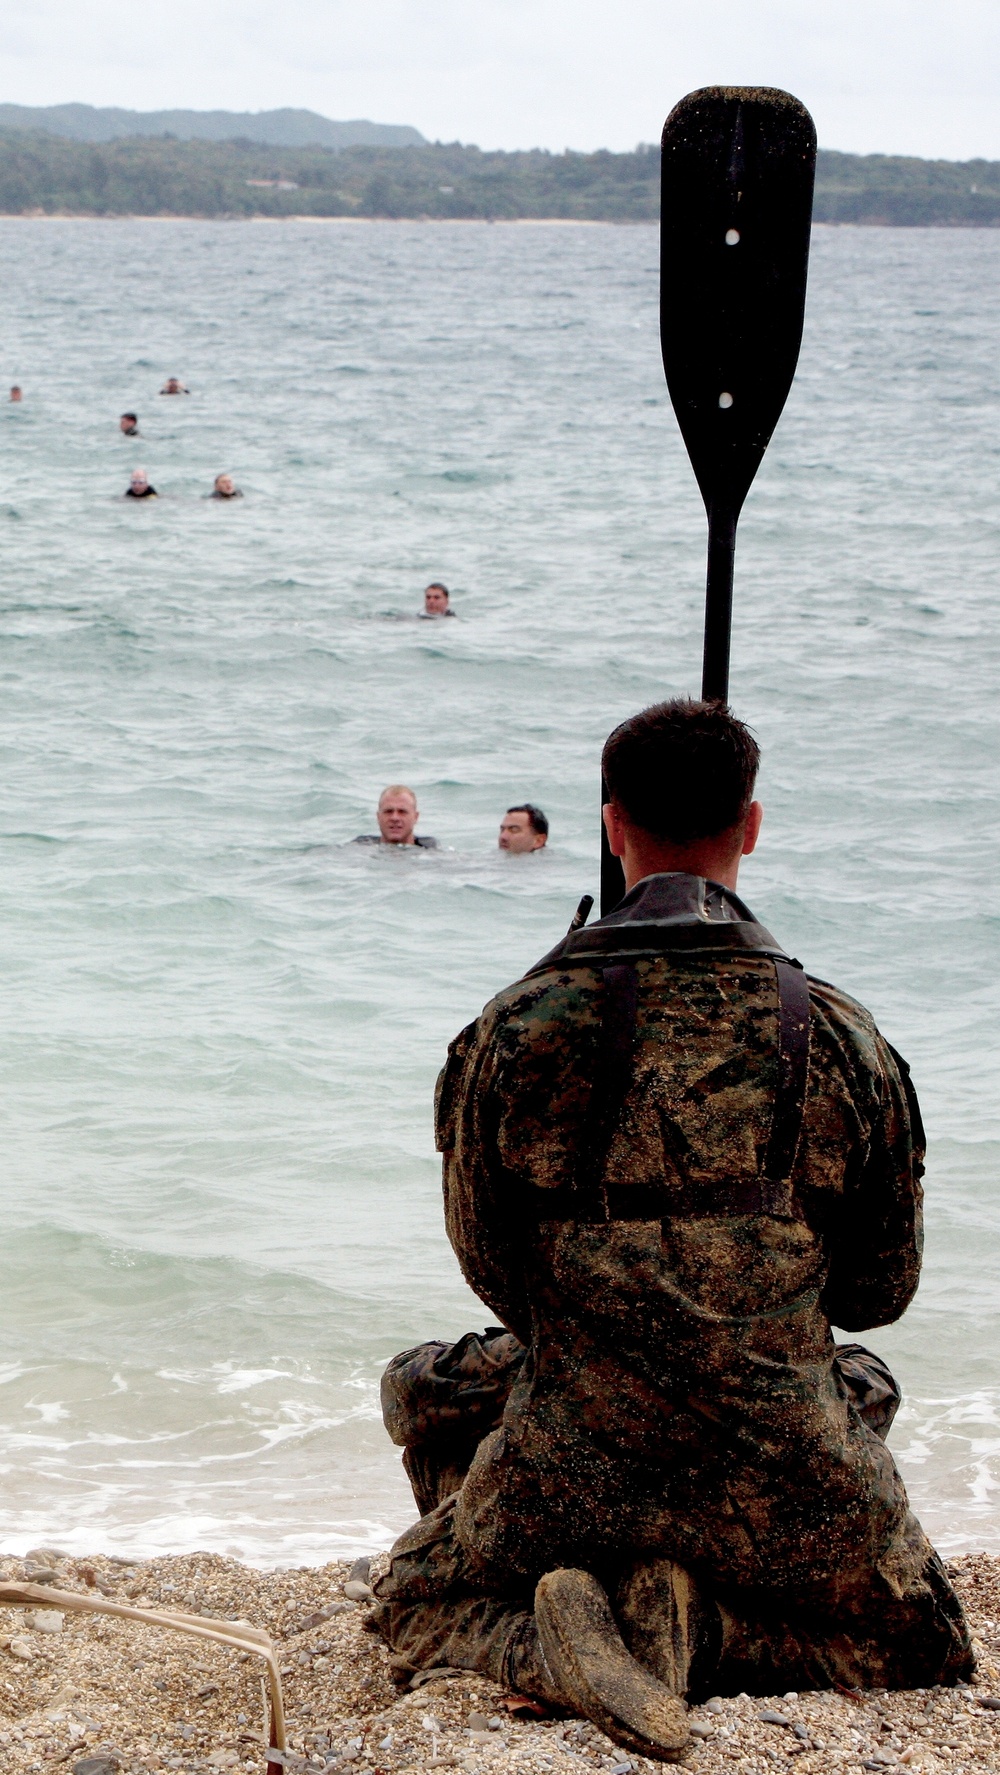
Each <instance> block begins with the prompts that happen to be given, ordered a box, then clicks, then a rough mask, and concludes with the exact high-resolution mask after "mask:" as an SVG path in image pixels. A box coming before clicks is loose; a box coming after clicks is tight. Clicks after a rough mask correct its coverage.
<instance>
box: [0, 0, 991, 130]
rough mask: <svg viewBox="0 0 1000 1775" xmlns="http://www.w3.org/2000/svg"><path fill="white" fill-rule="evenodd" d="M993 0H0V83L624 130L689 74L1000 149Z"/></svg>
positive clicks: (32, 89) (140, 101)
mask: <svg viewBox="0 0 1000 1775" xmlns="http://www.w3.org/2000/svg"><path fill="white" fill-rule="evenodd" d="M998 52H1000V0H281V3H280V4H278V3H277V0H225V4H223V3H222V0H153V3H152V4H150V3H148V0H147V3H145V4H143V3H141V0H140V3H138V4H137V3H136V0H125V4H122V3H121V0H5V3H4V6H3V9H2V14H0V99H5V100H9V101H14V102H16V103H20V104H27V105H48V104H58V103H62V102H65V101H66V100H70V99H78V100H83V101H85V102H87V103H89V104H94V105H125V106H128V107H130V108H133V109H136V110H152V109H156V108H160V107H165V106H175V105H180V106H193V107H195V108H197V109H203V110H208V109H213V108H216V107H220V108H224V109H227V110H249V111H258V110H269V109H271V108H272V107H273V106H277V105H304V106H308V107H309V108H310V109H311V110H315V111H320V112H322V113H323V114H324V115H325V116H327V117H335V118H352V117H369V118H373V119H375V120H376V121H378V122H381V123H411V124H415V125H416V127H417V128H418V129H420V130H422V131H423V133H424V134H425V135H426V136H428V137H430V138H431V139H432V140H434V139H437V138H440V139H441V140H444V141H452V140H455V139H458V140H461V141H464V142H477V143H478V144H479V145H480V146H481V147H484V148H486V147H502V148H531V147H536V146H541V147H547V148H552V149H556V150H561V149H562V148H564V147H572V148H580V149H592V148H601V147H604V148H615V149H621V148H631V147H633V146H634V145H635V143H636V142H638V141H655V140H656V139H657V138H658V136H659V132H660V128H661V126H662V123H663V119H664V116H665V114H666V112H667V111H668V110H669V109H670V107H671V105H673V104H674V103H675V102H676V100H677V99H679V98H680V97H682V96H683V94H684V93H685V92H688V91H690V90H691V89H692V88H693V87H696V86H705V85H715V84H727V85H728V84H732V83H737V82H738V83H741V84H743V83H746V84H752V85H768V86H781V87H785V88H786V89H787V90H789V91H791V92H794V93H795V94H796V95H797V96H798V97H799V98H801V99H802V100H803V101H804V102H805V103H806V104H807V105H808V106H809V108H810V110H811V111H812V113H813V116H814V117H815V119H816V123H817V127H818V130H819V139H820V142H821V144H822V145H823V146H824V147H829V148H844V149H851V150H854V151H856V152H860V153H875V152H883V153H902V154H921V155H930V156H942V157H945V158H948V159H968V158H971V157H973V156H975V155H984V156H986V157H987V158H989V159H1000V102H998V100H1000V79H998V75H1000V53H998Z"/></svg>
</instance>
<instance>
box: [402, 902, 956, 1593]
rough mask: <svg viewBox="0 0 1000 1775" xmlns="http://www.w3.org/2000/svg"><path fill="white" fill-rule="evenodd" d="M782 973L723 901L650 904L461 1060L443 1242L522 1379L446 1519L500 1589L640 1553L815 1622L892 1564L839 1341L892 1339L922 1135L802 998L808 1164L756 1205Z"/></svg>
mask: <svg viewBox="0 0 1000 1775" xmlns="http://www.w3.org/2000/svg"><path fill="white" fill-rule="evenodd" d="M781 956H782V951H781V950H780V948H779V946H778V945H777V944H776V943H775V941H774V939H773V938H772V937H770V936H769V934H768V932H767V931H766V930H764V928H763V926H761V925H760V924H758V923H757V921H756V920H755V919H754V918H753V915H752V914H751V913H750V912H749V911H748V910H747V908H746V907H745V906H744V905H743V904H742V902H740V901H739V900H738V899H737V898H736V896H735V895H733V894H730V893H728V892H727V890H725V889H723V888H719V887H717V886H715V885H714V884H712V883H707V882H705V881H704V880H702V879H701V878H699V877H695V876H689V875H683V874H667V875H656V876H650V877H647V878H646V879H645V880H644V881H642V882H641V883H640V884H639V885H638V886H637V887H636V888H634V889H633V890H632V891H631V892H630V893H629V894H628V895H627V896H626V898H625V899H624V900H623V901H622V903H621V905H620V906H619V907H618V908H617V909H616V911H615V912H614V913H613V914H611V915H610V917H608V918H606V919H603V920H601V921H600V922H598V923H597V924H595V925H592V926H591V927H590V928H589V929H586V930H583V931H580V932H577V933H574V934H572V935H571V936H569V937H567V938H566V939H565V940H564V941H563V943H562V944H560V945H559V946H558V947H557V948H556V949H555V950H554V951H553V952H552V953H551V955H550V956H548V957H546V959H545V960H544V961H543V962H541V963H539V964H538V966H537V967H536V968H534V969H533V970H532V971H531V972H530V973H529V974H528V975H527V976H526V977H525V978H524V979H523V980H521V981H520V982H519V983H518V984H517V985H515V986H511V987H508V988H507V990H506V991H504V992H501V993H500V994H498V996H497V997H496V998H495V999H493V1000H492V1002H491V1003H490V1004H489V1005H487V1007H486V1009H485V1010H484V1012H483V1014H482V1016H481V1017H480V1018H479V1019H478V1021H477V1022H475V1023H473V1024H471V1025H470V1026H469V1027H468V1028H467V1029H465V1030H463V1031H462V1033H461V1034H460V1035H459V1036H458V1037H457V1038H456V1040H455V1042H453V1044H452V1046H451V1049H450V1051H449V1059H448V1062H447V1064H446V1066H445V1068H444V1071H443V1072H442V1074H441V1078H440V1079H439V1081H438V1092H437V1133H438V1144H439V1147H440V1149H441V1151H442V1152H443V1154H444V1193H445V1211H446V1218H447V1227H448V1235H449V1238H450V1239H451V1242H452V1245H453V1247H454V1249H455V1251H456V1253H457V1255H458V1258H459V1262H460V1264H461V1267H462V1270H463V1273H464V1275H465V1277H466V1279H467V1281H468V1282H469V1284H470V1286H471V1287H472V1288H473V1289H474V1290H475V1291H476V1293H477V1294H478V1295H479V1296H480V1297H481V1299H482V1300H484V1301H485V1302H487V1303H488V1305H489V1307H490V1309H491V1311H493V1312H494V1313H495V1314H496V1315H497V1317H498V1318H499V1319H500V1320H501V1321H502V1322H503V1324H504V1325H506V1326H507V1327H508V1328H509V1329H510V1330H511V1331H512V1332H514V1333H515V1334H516V1335H517V1337H518V1338H520V1339H521V1340H522V1342H524V1343H525V1344H527V1345H528V1349H529V1354H528V1358H527V1361H526V1362H525V1365H524V1368H523V1370H522V1372H521V1374H520V1376H519V1378H518V1380H517V1381H516V1383H515V1385H514V1388H513V1391H512V1394H511V1397H510V1400H509V1402H508V1405H507V1408H506V1411H505V1413H504V1419H503V1422H502V1424H501V1426H500V1428H499V1429H498V1430H495V1431H493V1432H492V1433H491V1434H490V1435H489V1436H487V1437H486V1438H485V1440H484V1441H483V1442H482V1444H481V1445H480V1447H479V1450H478V1453H477V1455H476V1458H475V1460H474V1462H473V1465H472V1469H471V1472H470V1474H469V1476H468V1479H467V1480H466V1482H465V1485H464V1486H463V1488H462V1491H461V1494H460V1496H459V1501H458V1508H457V1514H456V1528H457V1531H458V1534H459V1536H460V1538H461V1540H462V1542H463V1544H464V1545H465V1546H466V1548H467V1549H468V1550H469V1551H470V1553H472V1554H473V1555H474V1556H476V1557H478V1558H479V1559H480V1560H482V1561H485V1563H486V1566H487V1567H488V1568H489V1569H491V1570H492V1571H493V1572H494V1573H495V1574H496V1575H497V1576H499V1575H500V1574H507V1576H508V1579H509V1576H510V1575H512V1574H515V1573H522V1574H524V1575H526V1576H534V1575H535V1574H537V1573H538V1572H540V1571H541V1570H544V1569H548V1568H551V1567H552V1565H553V1564H557V1563H577V1564H579V1563H586V1564H589V1565H590V1566H591V1567H594V1566H595V1565H596V1566H597V1567H598V1568H600V1566H601V1562H602V1561H605V1562H611V1563H615V1562H616V1561H618V1560H620V1558H621V1557H623V1556H636V1555H639V1554H642V1553H644V1552H647V1551H648V1552H649V1553H661V1554H667V1555H670V1556H671V1557H674V1558H677V1559H679V1560H680V1561H681V1562H682V1563H683V1564H685V1565H687V1566H688V1567H689V1568H691V1569H693V1570H694V1571H696V1572H700V1573H701V1574H702V1575H703V1576H704V1577H705V1578H706V1579H710V1580H711V1581H712V1583H713V1584H714V1585H715V1586H716V1587H721V1588H722V1589H726V1588H729V1587H732V1588H735V1589H740V1590H743V1589H745V1588H747V1587H750V1588H752V1589H755V1590H758V1591H766V1592H770V1593H772V1594H773V1595H774V1597H775V1600H779V1599H783V1600H784V1601H786V1602H787V1601H791V1600H793V1599H797V1600H799V1601H801V1602H809V1601H810V1599H812V1600H816V1601H818V1600H820V1599H821V1598H824V1599H825V1600H826V1601H827V1602H829V1601H830V1600H831V1598H833V1597H835V1596H836V1594H837V1593H838V1588H839V1587H842V1586H844V1585H846V1586H847V1589H848V1590H849V1589H850V1588H851V1585H852V1583H853V1582H855V1581H856V1580H857V1578H858V1577H860V1575H861V1574H862V1572H863V1571H866V1570H870V1569H871V1568H872V1567H873V1566H874V1565H875V1564H877V1563H878V1562H879V1560H880V1559H884V1558H886V1557H888V1558H889V1559H890V1561H891V1558H892V1553H891V1548H892V1545H893V1543H894V1541H895V1540H896V1539H897V1537H898V1531H899V1530H900V1527H901V1525H902V1522H903V1519H904V1516H905V1513H906V1498H905V1494H904V1491H903V1487H902V1483H901V1481H900V1479H899V1476H898V1474H897V1473H896V1470H895V1467H894V1465H893V1462H892V1458H891V1456H890V1455H889V1454H888V1451H887V1450H886V1448H885V1446H884V1444H883V1443H882V1442H881V1441H880V1440H879V1438H878V1437H877V1436H876V1435H874V1434H873V1433H872V1431H871V1430H869V1429H868V1428H867V1427H866V1426H865V1424H864V1423H863V1422H862V1420H861V1418H860V1417H859V1415H858V1413H857V1412H856V1411H855V1410H854V1408H853V1406H852V1405H851V1404H850V1402H849V1398H848V1395H847V1391H846V1389H845V1387H844V1384H843V1381H842V1380H841V1379H840V1378H839V1377H838V1375H837V1372H836V1370H835V1368H834V1363H833V1355H834V1345H833V1340H832V1337H831V1333H830V1322H831V1320H832V1321H833V1322H834V1323H835V1324H837V1325H838V1326H842V1327H844V1328H845V1329H847V1330H852V1331H853V1330H861V1329H864V1328H867V1327H870V1326H874V1325H884V1324H888V1323H889V1322H890V1321H892V1320H894V1319H896V1318H898V1317H899V1315H900V1314H901V1313H902V1312H903V1311H904V1309H905V1308H906V1306H907V1304H908V1302H909V1301H910V1299H911V1297H912V1295H913V1292H914V1290H915V1288H916V1284H917V1278H918V1274H919V1268H920V1252H921V1218H920V1204H921V1189H920V1182H919V1179H920V1175H921V1172H922V1162H921V1161H922V1156H923V1155H922V1140H923V1137H922V1130H921V1128H920V1120H919V1111H918V1110H917V1107H916V1100H915V1098H914V1097H913V1095H912V1090H911V1088H910V1086H909V1083H908V1077H907V1073H906V1068H905V1064H904V1063H903V1062H902V1061H899V1060H898V1058H897V1057H895V1056H894V1054H893V1052H892V1051H891V1050H890V1049H889V1047H888V1046H887V1044H886V1043H885V1041H884V1040H883V1039H882V1037H881V1036H880V1035H879V1033H878V1031H877V1029H876V1028H875V1025H874V1023H873V1021H872V1019H871V1017H870V1015H869V1014H868V1012H867V1011H865V1010H863V1009H862V1007H861V1006H860V1005H858V1004H856V1003H855V1002H854V1001H853V1000H852V999H850V998H848V997H847V996H846V995H845V994H844V993H841V992H838V991H837V990H836V989H835V988H834V987H832V986H828V985H826V984H824V983H823V982H821V981H817V980H812V979H809V981H808V1001H806V999H805V992H804V990H803V998H802V1003H803V1006H804V1005H805V1003H806V1002H808V1016H807V1017H806V1015H805V1012H804V1011H803V1015H802V1026H803V1028H804V1027H806V1026H808V1032H809V1057H808V1074H807V1075H803V1079H804V1088H805V1099H804V1110H803V1111H802V1120H801V1133H800V1136H799V1138H798V1143H797V1151H796V1155H795V1158H794V1163H790V1175H789V1180H788V1183H787V1186H786V1187H785V1188H784V1189H783V1190H781V1189H779V1190H777V1191H772V1192H771V1194H770V1196H767V1195H765V1196H764V1197H760V1195H759V1189H758V1186H759V1180H760V1177H761V1173H762V1166H763V1163H764V1155H765V1153H766V1151H767V1149H768V1142H769V1136H770V1132H771V1119H772V1110H773V1108H774V1105H775V1101H776V1095H777V1079H778V1065H779V1059H778V1043H777V1034H776V1032H777V1026H778V1011H779V1000H778V985H777V981H778V968H777V966H776V959H775V958H780V957H781ZM626 961H627V962H628V963H629V964H630V966H631V967H634V970H635V976H637V980H638V1001H637V1014H636V1020H635V1033H634V1048H633V1050H632V1058H631V1061H630V1064H629V1068H628V1071H627V1076H626V1079H625V1083H624V1084H623V1087H622V1096H621V1100H620V1102H619V1104H618V1105H617V1106H616V1109H615V1115H614V1118H613V1126H612V1127H611V1128H610V1129H607V1130H606V1131H605V1134H604V1135H601V1134H600V1133H599V1132H595V1124H594V1120H593V1115H592V1111H593V1105H594V1102H595V1101H596V1100H597V1099H598V1098H599V1097H600V1094H601V1085H600V1073H601V1068H602V1066H605V1065H606V1064H607V1051H606V1049H605V1048H603V1047H602V1035H601V1030H602V1004H603V1000H604V995H605V993H606V991H607V990H608V987H607V976H606V975H605V973H604V972H603V970H604V969H605V968H606V967H607V966H608V963H609V962H611V963H622V962H626ZM787 965H788V964H787V961H786V962H785V966H786V967H787ZM796 965H797V964H796ZM798 978H799V980H802V979H803V978H804V977H803V976H802V975H801V974H800V975H799V976H798ZM595 1082H596V1083H597V1089H596V1090H595ZM595 1153H596V1160H595ZM595 1163H596V1174H595V1172H594V1167H595ZM588 1174H589V1175H590V1179H591V1182H590V1184H589V1185H588V1189H587V1190H584V1191H582V1192H581V1190H580V1179H581V1177H586V1176H587V1175H588ZM755 1189H758V1195H757V1197H755V1195H754V1191H755ZM588 1192H589V1193H588ZM630 1192H631V1194H630ZM595 1202H596V1203H597V1204H598V1205H597V1207H596V1209H595V1208H594V1203H595ZM588 1204H589V1205H588ZM608 1204H611V1206H610V1207H609V1206H608ZM755 1204H756V1205H755Z"/></svg>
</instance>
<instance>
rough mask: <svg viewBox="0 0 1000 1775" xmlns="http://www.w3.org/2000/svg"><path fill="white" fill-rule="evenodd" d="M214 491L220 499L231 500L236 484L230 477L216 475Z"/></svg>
mask: <svg viewBox="0 0 1000 1775" xmlns="http://www.w3.org/2000/svg"><path fill="white" fill-rule="evenodd" d="M215 491H216V493H217V494H218V495H219V498H220V499H232V497H233V494H234V493H235V492H236V482H235V481H234V480H233V477H232V475H216V477H215Z"/></svg>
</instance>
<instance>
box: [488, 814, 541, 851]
mask: <svg viewBox="0 0 1000 1775" xmlns="http://www.w3.org/2000/svg"><path fill="white" fill-rule="evenodd" d="M498 843H499V845H500V849H501V850H502V851H515V852H521V851H540V850H541V848H542V845H543V844H544V843H545V834H544V832H536V831H535V828H534V827H533V825H532V824H531V821H530V820H529V818H528V816H527V814H526V813H521V812H518V813H514V814H504V817H503V819H502V820H501V821H500V837H499V840H498Z"/></svg>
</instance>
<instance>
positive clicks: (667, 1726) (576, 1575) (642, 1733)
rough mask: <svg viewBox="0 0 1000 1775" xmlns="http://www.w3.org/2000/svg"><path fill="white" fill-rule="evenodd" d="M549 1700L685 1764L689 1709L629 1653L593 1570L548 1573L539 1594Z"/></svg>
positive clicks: (641, 1749)
mask: <svg viewBox="0 0 1000 1775" xmlns="http://www.w3.org/2000/svg"><path fill="white" fill-rule="evenodd" d="M535 1626H536V1629H537V1649H538V1653H539V1654H540V1663H541V1668H542V1672H543V1674H544V1676H545V1677H546V1678H547V1679H548V1680H549V1682H550V1683H551V1691H550V1693H549V1694H547V1695H546V1696H545V1697H544V1698H545V1699H546V1700H549V1701H552V1702H555V1703H556V1704H561V1705H562V1706H564V1707H566V1708H567V1709H571V1710H572V1711H573V1712H574V1713H578V1714H580V1715H582V1717H583V1718H584V1719H588V1720H590V1721H592V1723H593V1724H594V1725H595V1726H599V1727H600V1729H601V1731H602V1732H606V1733H607V1735H608V1737H609V1738H612V1739H614V1742H615V1743H616V1744H622V1745H624V1746H625V1748H626V1749H627V1750H634V1751H637V1752H638V1753H639V1755H640V1756H647V1757H656V1758H658V1759H659V1760H660V1761H661V1762H678V1761H679V1760H680V1758H681V1757H682V1756H683V1755H684V1753H685V1751H686V1750H687V1748H688V1744H689V1739H688V1729H687V1709H686V1708H685V1706H684V1703H683V1701H681V1700H680V1699H679V1698H678V1696H677V1695H675V1694H673V1693H671V1691H670V1690H669V1689H668V1688H666V1687H665V1686H664V1685H663V1683H661V1682H658V1681H657V1680H656V1678H655V1677H654V1676H651V1675H650V1673H649V1671H648V1670H644V1669H643V1667H642V1665H641V1664H637V1663H636V1660H635V1659H634V1658H633V1657H632V1656H631V1654H630V1653H629V1652H628V1651H627V1649H626V1647H625V1645H624V1643H623V1641H622V1637H621V1634H620V1633H619V1631H618V1628H617V1626H616V1624H615V1618H614V1616H613V1615H612V1613H611V1607H610V1604H609V1602H608V1599H607V1596H606V1595H605V1593H604V1591H603V1590H602V1588H601V1586H600V1584H599V1583H598V1582H597V1579H596V1578H595V1577H592V1576H591V1574H590V1572H581V1571H570V1570H565V1569H564V1570H562V1571H556V1572H546V1574H545V1576H544V1578H542V1579H541V1581H540V1582H539V1585H538V1588H537V1590H536V1591H535Z"/></svg>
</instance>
